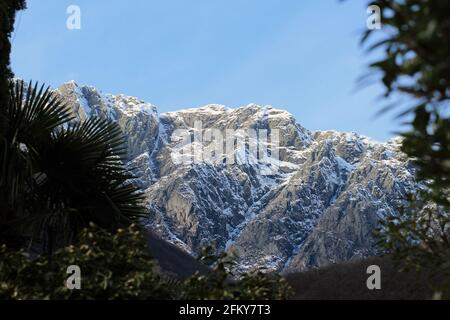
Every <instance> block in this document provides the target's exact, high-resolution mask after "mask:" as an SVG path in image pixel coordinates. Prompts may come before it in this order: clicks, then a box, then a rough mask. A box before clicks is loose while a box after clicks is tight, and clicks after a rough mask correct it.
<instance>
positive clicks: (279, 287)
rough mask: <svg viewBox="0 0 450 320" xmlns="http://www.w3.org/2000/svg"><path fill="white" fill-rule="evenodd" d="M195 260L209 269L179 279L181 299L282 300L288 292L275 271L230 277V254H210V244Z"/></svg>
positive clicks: (289, 291) (288, 295)
mask: <svg viewBox="0 0 450 320" xmlns="http://www.w3.org/2000/svg"><path fill="white" fill-rule="evenodd" d="M199 260H200V261H202V262H205V263H207V264H208V265H211V266H212V271H211V272H210V273H208V274H199V273H196V274H194V275H193V276H192V277H190V278H188V279H187V280H186V281H185V282H184V283H183V285H184V288H185V289H184V291H183V292H182V294H181V296H180V297H179V298H181V299H202V300H222V299H225V300H283V299H287V298H289V297H290V296H291V295H292V289H291V287H290V286H289V285H288V283H287V282H286V280H285V279H284V278H283V277H281V276H280V275H278V274H265V273H262V272H250V273H244V274H243V275H241V276H240V277H239V278H237V279H234V278H233V272H232V270H233V268H234V266H235V262H234V257H232V256H229V255H228V254H226V253H221V254H219V255H214V254H213V253H212V248H211V247H207V248H205V249H203V251H202V253H201V255H200V257H199Z"/></svg>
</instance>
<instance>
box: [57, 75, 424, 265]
mask: <svg viewBox="0 0 450 320" xmlns="http://www.w3.org/2000/svg"><path fill="white" fill-rule="evenodd" d="M57 92H58V93H59V94H60V95H61V97H62V98H63V99H64V100H65V101H66V102H68V103H69V104H70V105H72V106H73V113H74V115H75V116H76V117H77V119H79V120H81V121H83V120H84V119H86V118H87V117H90V116H100V117H105V118H108V119H111V120H113V121H116V122H117V123H118V125H119V126H120V127H121V129H122V130H123V132H124V134H125V137H126V141H127V145H128V149H129V157H128V163H129V165H130V166H132V167H135V168H136V169H135V172H136V174H137V175H138V176H140V178H139V179H138V180H137V183H138V184H139V185H140V187H141V188H143V189H144V190H145V193H146V203H147V207H148V209H149V215H148V217H147V218H146V220H145V222H144V223H145V225H146V226H147V227H148V228H149V229H151V230H152V231H154V232H156V233H157V234H159V235H160V236H161V237H163V238H164V239H166V240H168V241H169V242H172V243H174V244H175V245H177V246H178V247H180V248H182V249H183V250H185V251H186V252H189V253H190V254H192V255H195V252H198V251H199V249H200V248H201V247H202V246H204V245H209V244H213V245H214V247H215V248H217V249H218V250H220V251H222V250H227V251H230V252H234V253H236V254H237V256H238V261H239V270H241V271H246V270H249V269H255V268H264V269H266V270H269V271H270V270H273V271H281V272H292V271H297V270H306V269H310V268H315V267H320V266H325V265H327V264H331V263H336V262H339V261H348V260H355V259H360V258H365V257H368V256H372V255H374V254H375V253H376V250H375V245H374V241H373V239H372V237H371V233H372V231H373V230H374V228H375V227H376V226H377V224H378V219H380V218H382V217H384V216H386V215H392V214H395V213H396V211H397V210H398V208H399V207H400V206H401V204H402V200H401V199H402V198H404V196H405V194H406V193H408V192H411V191H413V190H414V189H415V188H416V185H415V182H414V178H413V177H414V168H413V167H412V166H411V164H410V162H409V160H408V159H407V158H406V157H405V156H404V155H403V154H402V153H401V152H400V150H399V146H400V142H401V141H400V140H399V138H394V139H391V140H389V141H387V142H385V143H381V142H377V141H374V140H372V139H370V138H367V137H365V136H362V135H358V134H356V133H340V132H337V131H333V130H329V131H309V130H307V129H305V128H304V127H302V126H301V125H300V124H298V123H297V122H296V120H295V118H294V117H293V115H292V114H290V113H289V112H287V111H285V110H282V109H276V108H273V107H271V106H263V107H261V106H258V105H256V104H248V105H247V106H243V107H240V108H234V109H233V108H227V107H225V106H222V105H217V104H211V105H207V106H204V107H201V108H191V109H182V110H179V111H172V112H164V113H161V114H159V113H158V111H157V107H156V106H154V105H152V104H149V103H145V102H144V101H142V100H140V99H137V98H135V97H130V96H125V95H111V94H103V93H101V92H100V91H98V90H97V89H95V88H94V87H91V86H79V85H77V84H76V83H75V82H68V83H65V84H63V85H62V86H60V87H59V88H58V89H57ZM196 121H201V123H202V124H203V126H204V128H205V129H206V128H217V129H218V130H222V131H224V130H227V129H233V130H247V129H253V130H256V131H258V132H263V131H264V130H265V131H267V132H271V131H274V130H275V129H276V130H278V131H280V135H279V136H280V137H279V145H280V147H279V159H278V162H277V170H272V171H270V170H269V171H267V170H268V169H270V167H271V165H267V164H265V163H259V162H255V163H249V162H241V163H235V164H232V165H228V164H217V163H208V162H206V161H203V162H199V163H189V164H184V163H181V164H174V162H173V157H172V155H173V152H174V150H175V149H176V143H174V142H173V141H172V140H171V137H172V136H173V133H174V132H175V131H176V130H180V129H183V130H187V131H189V132H193V131H195V130H194V129H193V128H194V126H195V122H196Z"/></svg>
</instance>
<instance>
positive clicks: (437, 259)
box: [376, 199, 450, 299]
mask: <svg viewBox="0 0 450 320" xmlns="http://www.w3.org/2000/svg"><path fill="white" fill-rule="evenodd" d="M409 203H410V205H409V206H408V207H407V208H405V209H402V210H400V213H399V215H397V216H391V217H388V218H387V219H386V220H385V221H381V226H380V228H379V229H378V230H377V232H376V236H377V238H378V239H379V246H380V247H381V248H383V249H384V250H385V252H388V253H391V254H393V256H394V258H395V259H396V262H397V265H398V266H400V269H401V270H405V271H409V270H413V271H419V272H420V271H425V272H428V273H429V274H430V276H431V279H429V280H430V284H434V285H433V289H434V290H435V292H436V293H438V294H439V296H440V297H442V298H446V299H450V246H449V242H448V241H449V239H448V226H449V224H450V215H449V213H448V211H445V210H444V209H443V208H442V207H437V206H436V205H426V204H423V203H422V202H421V201H419V200H417V199H410V202H409ZM431 270H432V272H430V271H431ZM436 275H439V276H440V277H442V280H441V281H440V282H438V283H437V282H436V281H434V279H433V276H436Z"/></svg>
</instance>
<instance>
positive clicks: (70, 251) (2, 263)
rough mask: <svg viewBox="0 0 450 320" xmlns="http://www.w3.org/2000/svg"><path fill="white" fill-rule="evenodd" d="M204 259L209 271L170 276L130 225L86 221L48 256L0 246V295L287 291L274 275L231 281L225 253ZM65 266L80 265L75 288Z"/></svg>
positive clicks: (244, 295) (197, 295) (225, 295)
mask: <svg viewBox="0 0 450 320" xmlns="http://www.w3.org/2000/svg"><path fill="white" fill-rule="evenodd" d="M208 259H213V260H215V261H216V263H215V267H214V269H213V270H212V271H211V272H210V273H207V274H204V275H200V274H195V275H193V276H192V277H190V278H188V279H186V280H184V281H180V280H176V279H174V278H171V277H169V276H167V275H165V274H163V273H162V272H161V271H160V270H159V268H158V266H157V264H156V263H155V261H154V260H153V259H152V258H151V257H150V255H149V254H148V250H147V248H146V244H145V241H144V239H143V237H142V235H141V232H140V230H139V228H138V227H137V226H136V225H130V226H129V227H128V228H126V229H119V230H118V231H117V232H116V233H115V234H110V233H109V232H107V231H105V230H103V229H101V228H98V227H95V226H93V225H91V226H90V227H89V228H86V229H84V230H83V231H82V232H81V233H80V236H79V241H78V242H77V243H75V244H73V245H70V246H68V247H65V248H62V249H59V250H57V251H56V252H54V254H53V255H52V256H51V257H49V256H41V257H38V258H36V259H35V260H30V259H29V257H28V255H27V254H25V253H24V252H23V251H13V250H8V249H7V248H6V246H2V247H0V299H180V298H184V299H285V298H287V297H288V296H289V295H290V293H291V291H290V288H289V286H288V285H287V283H286V281H285V280H284V279H283V278H281V277H280V276H271V275H264V274H262V273H259V274H246V275H244V276H242V278H240V279H239V280H231V279H230V272H229V270H227V267H226V266H227V265H229V263H230V260H229V258H227V256H226V255H221V256H220V257H216V258H213V257H212V256H211V255H209V256H208ZM202 260H203V259H202ZM211 261H212V260H211ZM70 265H78V266H79V267H80V269H81V289H80V290H69V289H68V288H67V287H66V285H65V281H66V279H67V277H68V276H69V275H68V274H66V270H67V267H68V266H70Z"/></svg>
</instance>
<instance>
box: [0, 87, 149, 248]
mask: <svg viewBox="0 0 450 320" xmlns="http://www.w3.org/2000/svg"><path fill="white" fill-rule="evenodd" d="M1 116H2V117H3V119H4V121H3V124H2V128H1V131H0V132H1V139H2V141H1V144H0V148H1V150H2V151H1V152H2V154H1V159H0V174H1V176H0V197H1V199H0V201H1V203H0V210H1V213H0V214H1V215H0V219H1V220H0V221H1V224H2V226H3V228H4V229H7V230H5V231H9V233H11V232H14V233H17V232H24V231H26V232H31V231H32V233H31V235H32V237H33V238H35V239H36V238H37V239H42V240H43V244H44V246H45V248H46V250H48V251H52V248H53V246H54V245H55V243H60V244H62V243H67V242H70V241H71V240H73V239H74V237H76V235H77V233H78V232H79V231H80V230H81V229H82V228H83V227H85V226H86V225H87V224H88V223H89V222H94V223H95V224H97V225H99V226H101V227H103V228H106V229H109V230H111V229H114V228H117V227H118V226H121V225H126V224H128V223H130V222H132V221H133V220H136V219H137V218H138V217H140V216H142V215H143V214H144V208H143V206H142V205H141V203H142V193H141V192H140V191H139V190H138V189H137V188H136V187H135V186H134V185H133V184H132V179H133V178H134V177H133V175H132V174H131V173H130V171H129V170H127V169H126V168H125V167H124V165H123V163H124V160H125V156H126V148H125V143H124V137H123V135H122V132H121V130H120V128H119V127H118V126H117V125H116V124H115V123H112V122H110V121H107V120H104V119H100V118H90V119H88V120H86V121H84V122H77V121H74V119H73V118H72V117H71V112H70V108H69V107H67V106H65V105H64V104H63V103H62V101H61V100H60V99H59V98H58V96H57V95H56V94H55V93H54V92H52V91H51V90H50V89H49V88H47V89H45V90H44V87H43V86H41V88H40V89H38V86H37V84H36V85H34V86H32V84H31V82H30V84H29V85H28V86H25V85H24V83H23V82H20V81H16V82H15V83H12V84H11V87H10V98H9V102H8V105H7V108H6V111H5V112H2V115H1Z"/></svg>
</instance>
